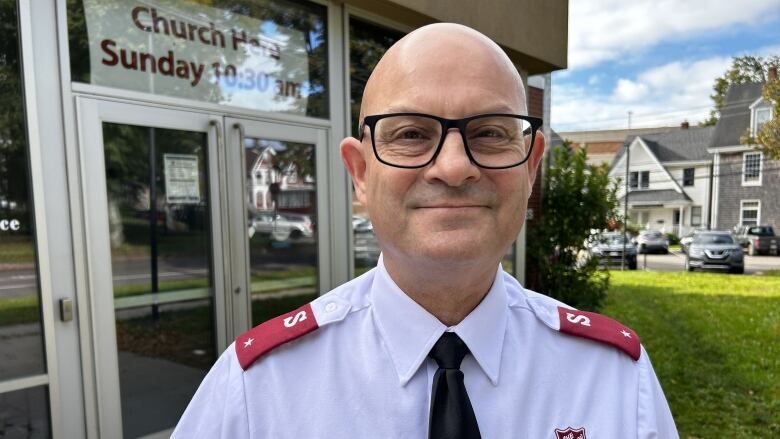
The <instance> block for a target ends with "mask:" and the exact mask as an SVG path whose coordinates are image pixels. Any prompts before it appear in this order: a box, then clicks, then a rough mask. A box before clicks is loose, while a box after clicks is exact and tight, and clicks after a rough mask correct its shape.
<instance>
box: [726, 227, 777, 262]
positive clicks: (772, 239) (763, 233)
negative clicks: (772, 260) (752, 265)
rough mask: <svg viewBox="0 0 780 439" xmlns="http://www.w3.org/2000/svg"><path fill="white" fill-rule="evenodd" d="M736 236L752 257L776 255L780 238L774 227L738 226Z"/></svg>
mask: <svg viewBox="0 0 780 439" xmlns="http://www.w3.org/2000/svg"><path fill="white" fill-rule="evenodd" d="M734 235H736V238H737V242H738V243H739V245H741V246H742V248H743V249H745V250H747V252H748V254H749V255H750V256H756V255H770V254H771V255H776V254H778V253H777V248H778V244H780V237H777V236H775V231H774V229H773V228H772V226H737V227H736V228H735V232H734Z"/></svg>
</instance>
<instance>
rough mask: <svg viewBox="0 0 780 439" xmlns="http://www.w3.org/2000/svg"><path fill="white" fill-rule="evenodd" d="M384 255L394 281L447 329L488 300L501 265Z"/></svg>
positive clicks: (385, 263)
mask: <svg viewBox="0 0 780 439" xmlns="http://www.w3.org/2000/svg"><path fill="white" fill-rule="evenodd" d="M400 259H401V258H394V257H392V256H390V255H383V261H384V265H385V269H387V272H388V274H389V275H390V278H391V279H392V280H393V282H395V283H396V285H398V287H399V288H400V289H401V291H403V292H404V293H406V295H407V296H409V297H410V298H411V299H412V300H414V301H415V302H417V304H418V305H420V306H422V307H423V308H424V309H425V310H426V311H428V312H429V313H431V314H432V315H433V316H434V317H436V318H437V319H438V320H439V321H440V322H442V323H443V324H445V325H447V326H455V325H457V324H458V323H460V322H461V321H462V320H463V319H465V318H466V316H468V315H469V314H470V313H471V311H473V310H474V308H476V307H477V305H479V304H480V302H482V299H484V298H485V296H486V295H487V293H488V291H489V290H490V287H491V286H492V284H493V281H494V280H495V277H496V270H497V262H483V263H469V264H461V265H452V264H437V263H435V262H430V261H427V262H421V261H409V260H400Z"/></svg>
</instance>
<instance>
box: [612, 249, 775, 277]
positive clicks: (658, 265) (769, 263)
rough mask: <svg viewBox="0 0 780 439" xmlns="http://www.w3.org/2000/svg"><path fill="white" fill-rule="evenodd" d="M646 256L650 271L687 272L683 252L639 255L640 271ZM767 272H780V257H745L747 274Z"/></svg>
mask: <svg viewBox="0 0 780 439" xmlns="http://www.w3.org/2000/svg"><path fill="white" fill-rule="evenodd" d="M645 256H647V269H648V270H656V271H683V270H685V255H684V254H683V253H681V252H673V253H670V254H668V255H639V259H638V260H637V265H638V266H639V269H642V268H643V267H644V266H645ZM619 269H620V268H618V270H619ZM766 270H780V256H745V274H755V273H758V272H762V271H766Z"/></svg>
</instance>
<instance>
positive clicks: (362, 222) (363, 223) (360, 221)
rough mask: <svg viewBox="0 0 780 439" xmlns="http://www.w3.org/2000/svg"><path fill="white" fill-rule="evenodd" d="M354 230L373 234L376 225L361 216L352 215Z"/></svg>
mask: <svg viewBox="0 0 780 439" xmlns="http://www.w3.org/2000/svg"><path fill="white" fill-rule="evenodd" d="M352 230H353V231H355V232H358V233H359V232H373V231H374V225H373V224H372V223H371V220H370V219H368V218H364V217H362V216H359V215H352Z"/></svg>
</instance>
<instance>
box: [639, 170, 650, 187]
mask: <svg viewBox="0 0 780 439" xmlns="http://www.w3.org/2000/svg"><path fill="white" fill-rule="evenodd" d="M639 186H640V187H641V188H642V189H647V188H649V187H650V171H642V172H641V174H640V178H639Z"/></svg>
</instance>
